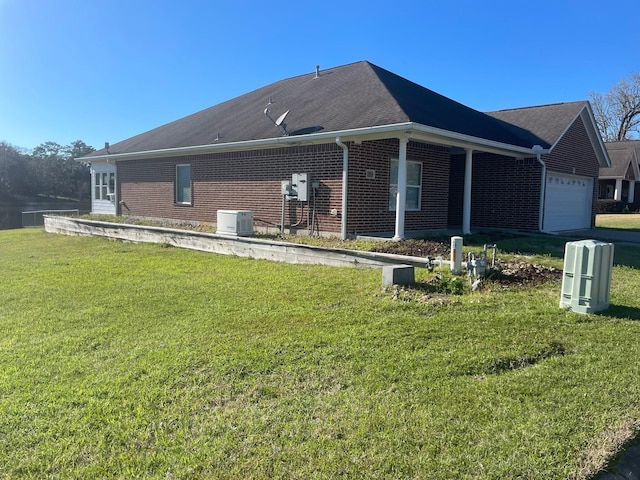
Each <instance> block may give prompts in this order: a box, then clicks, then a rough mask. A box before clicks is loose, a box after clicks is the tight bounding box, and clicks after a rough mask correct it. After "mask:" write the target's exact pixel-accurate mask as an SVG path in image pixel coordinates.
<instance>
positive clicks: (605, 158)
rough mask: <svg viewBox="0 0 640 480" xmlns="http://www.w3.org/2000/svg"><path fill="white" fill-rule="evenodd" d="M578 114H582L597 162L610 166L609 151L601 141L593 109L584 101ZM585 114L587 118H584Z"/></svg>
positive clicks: (603, 165) (602, 165)
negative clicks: (583, 105)
mask: <svg viewBox="0 0 640 480" xmlns="http://www.w3.org/2000/svg"><path fill="white" fill-rule="evenodd" d="M580 115H582V122H583V124H584V125H585V128H586V129H587V135H589V139H590V140H591V143H592V145H593V149H594V150H595V152H596V157H598V163H599V164H600V166H601V167H610V166H611V159H610V158H609V152H607V147H606V146H605V144H604V142H603V141H602V135H600V131H599V130H598V124H597V123H596V117H595V116H594V114H593V109H592V108H591V104H590V103H589V102H585V107H584V108H583V109H582V110H581V111H580ZM585 116H586V117H587V118H585Z"/></svg>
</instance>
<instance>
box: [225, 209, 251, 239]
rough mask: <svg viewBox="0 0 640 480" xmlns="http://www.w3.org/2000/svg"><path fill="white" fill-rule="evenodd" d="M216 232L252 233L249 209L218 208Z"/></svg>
mask: <svg viewBox="0 0 640 480" xmlns="http://www.w3.org/2000/svg"><path fill="white" fill-rule="evenodd" d="M216 233H220V234H223V235H236V236H243V235H253V212H252V211H251V210H218V213H217V219H216Z"/></svg>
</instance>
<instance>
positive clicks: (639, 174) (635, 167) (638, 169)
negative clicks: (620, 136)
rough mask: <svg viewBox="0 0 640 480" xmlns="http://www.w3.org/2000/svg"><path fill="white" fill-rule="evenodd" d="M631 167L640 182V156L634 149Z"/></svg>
mask: <svg viewBox="0 0 640 480" xmlns="http://www.w3.org/2000/svg"><path fill="white" fill-rule="evenodd" d="M631 166H632V168H633V176H634V177H636V180H640V165H638V156H637V155H636V149H635V148H634V149H633V155H632V156H631Z"/></svg>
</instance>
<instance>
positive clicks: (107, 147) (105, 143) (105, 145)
mask: <svg viewBox="0 0 640 480" xmlns="http://www.w3.org/2000/svg"><path fill="white" fill-rule="evenodd" d="M104 149H105V150H106V151H107V153H111V152H110V151H109V142H104Z"/></svg>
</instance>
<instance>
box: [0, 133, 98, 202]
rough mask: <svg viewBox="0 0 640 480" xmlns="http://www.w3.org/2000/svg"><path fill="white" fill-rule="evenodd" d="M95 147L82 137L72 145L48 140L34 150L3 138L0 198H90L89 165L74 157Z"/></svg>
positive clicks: (0, 161) (0, 150)
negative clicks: (23, 147) (20, 146)
mask: <svg viewBox="0 0 640 480" xmlns="http://www.w3.org/2000/svg"><path fill="white" fill-rule="evenodd" d="M94 150H95V148H93V147H91V146H89V145H87V144H86V143H84V142H83V141H81V140H76V141H75V142H72V143H71V144H69V145H60V144H58V143H56V142H45V143H42V144H40V145H38V146H37V147H35V148H34V149H33V150H31V151H26V150H25V149H21V148H18V147H15V146H13V145H11V144H9V143H7V142H5V141H2V142H0V199H12V198H24V197H34V196H46V197H56V198H71V199H75V200H87V199H89V198H91V178H90V174H89V166H88V165H87V164H86V163H84V162H78V161H76V160H74V158H78V157H82V156H83V155H86V154H88V153H91V152H93V151H94Z"/></svg>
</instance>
